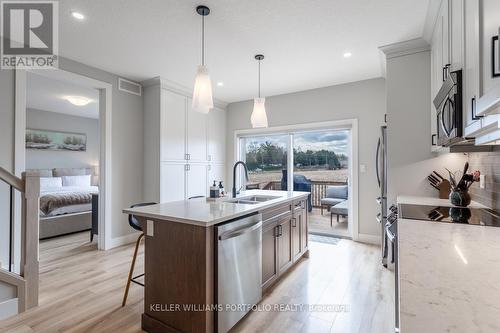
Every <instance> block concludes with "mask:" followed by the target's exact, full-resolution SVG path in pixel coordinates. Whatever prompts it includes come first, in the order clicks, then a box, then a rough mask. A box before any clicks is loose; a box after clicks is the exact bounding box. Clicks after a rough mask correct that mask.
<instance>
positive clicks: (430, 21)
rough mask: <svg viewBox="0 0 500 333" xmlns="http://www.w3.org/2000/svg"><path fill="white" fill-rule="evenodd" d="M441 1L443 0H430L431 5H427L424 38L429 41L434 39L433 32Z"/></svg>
mask: <svg viewBox="0 0 500 333" xmlns="http://www.w3.org/2000/svg"><path fill="white" fill-rule="evenodd" d="M441 2H442V0H430V1H429V6H428V7H427V15H426V17H425V23H424V31H423V34H422V38H423V39H424V40H425V41H427V42H428V43H430V42H431V40H432V33H433V32H434V27H435V25H436V20H437V17H438V13H439V8H440V7H441Z"/></svg>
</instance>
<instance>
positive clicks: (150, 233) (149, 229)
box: [146, 220, 155, 237]
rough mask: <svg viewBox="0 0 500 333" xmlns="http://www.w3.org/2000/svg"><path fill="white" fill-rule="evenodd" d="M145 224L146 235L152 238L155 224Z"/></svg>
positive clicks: (151, 222)
mask: <svg viewBox="0 0 500 333" xmlns="http://www.w3.org/2000/svg"><path fill="white" fill-rule="evenodd" d="M146 224H147V225H146V235H147V236H151V237H152V236H153V235H154V233H155V231H154V229H155V222H154V221H152V220H146Z"/></svg>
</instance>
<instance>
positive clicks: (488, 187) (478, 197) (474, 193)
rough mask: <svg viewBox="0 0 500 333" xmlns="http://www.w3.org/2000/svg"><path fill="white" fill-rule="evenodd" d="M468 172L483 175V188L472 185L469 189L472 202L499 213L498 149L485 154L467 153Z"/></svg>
mask: <svg viewBox="0 0 500 333" xmlns="http://www.w3.org/2000/svg"><path fill="white" fill-rule="evenodd" d="M468 160H469V172H471V171H473V170H479V171H481V174H483V175H485V188H484V189H483V188H479V183H474V184H473V185H472V186H471V188H470V194H471V197H472V200H474V201H477V202H479V203H482V204H483V205H485V206H488V207H491V208H493V209H496V210H499V211H500V149H498V148H495V151H492V152H487V153H469V154H468Z"/></svg>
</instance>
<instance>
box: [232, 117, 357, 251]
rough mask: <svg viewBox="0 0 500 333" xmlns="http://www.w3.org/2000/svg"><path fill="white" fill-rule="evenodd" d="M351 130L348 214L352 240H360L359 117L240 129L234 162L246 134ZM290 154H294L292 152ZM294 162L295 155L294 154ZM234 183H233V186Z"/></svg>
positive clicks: (236, 137) (235, 134)
mask: <svg viewBox="0 0 500 333" xmlns="http://www.w3.org/2000/svg"><path fill="white" fill-rule="evenodd" d="M342 129H346V130H350V140H351V142H350V143H351V144H350V149H351V150H350V152H349V153H350V158H349V170H350V172H351V173H350V175H349V176H350V182H349V188H350V189H349V191H348V193H349V213H350V214H349V216H348V232H349V236H350V237H351V238H352V240H355V241H357V240H359V236H360V235H358V232H359V231H358V230H359V218H358V209H359V205H358V199H359V185H358V184H359V171H358V150H359V149H358V120H357V119H343V120H332V121H322V122H314V123H305V124H294V125H285V126H275V127H267V128H251V129H240V130H235V131H234V138H233V140H234V147H233V149H234V155H233V160H234V161H233V163H236V162H237V161H238V159H239V156H240V149H241V147H240V144H239V138H241V137H246V136H255V135H265V134H271V133H272V134H273V135H274V134H293V133H296V132H300V131H308V130H311V131H318V130H342ZM290 155H293V153H292V154H290ZM289 163H290V161H289ZM292 163H293V156H292ZM288 177H289V180H288V184H293V182H290V179H293V178H291V177H293V176H292V175H291V172H288ZM232 185H233V184H231V186H232Z"/></svg>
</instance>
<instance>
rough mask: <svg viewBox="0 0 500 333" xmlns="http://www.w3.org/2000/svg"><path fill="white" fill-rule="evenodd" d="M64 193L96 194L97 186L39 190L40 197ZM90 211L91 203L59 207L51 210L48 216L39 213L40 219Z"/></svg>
mask: <svg viewBox="0 0 500 333" xmlns="http://www.w3.org/2000/svg"><path fill="white" fill-rule="evenodd" d="M64 192H87V193H98V192H99V188H98V187H97V186H85V187H81V186H62V187H46V188H41V189H40V197H42V196H43V195H47V194H57V193H64ZM90 211H92V203H85V204H78V205H68V206H64V207H59V208H56V209H54V210H52V211H51V212H50V213H49V214H44V213H43V212H42V211H40V217H54V216H58V215H63V214H73V213H82V212H90Z"/></svg>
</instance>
